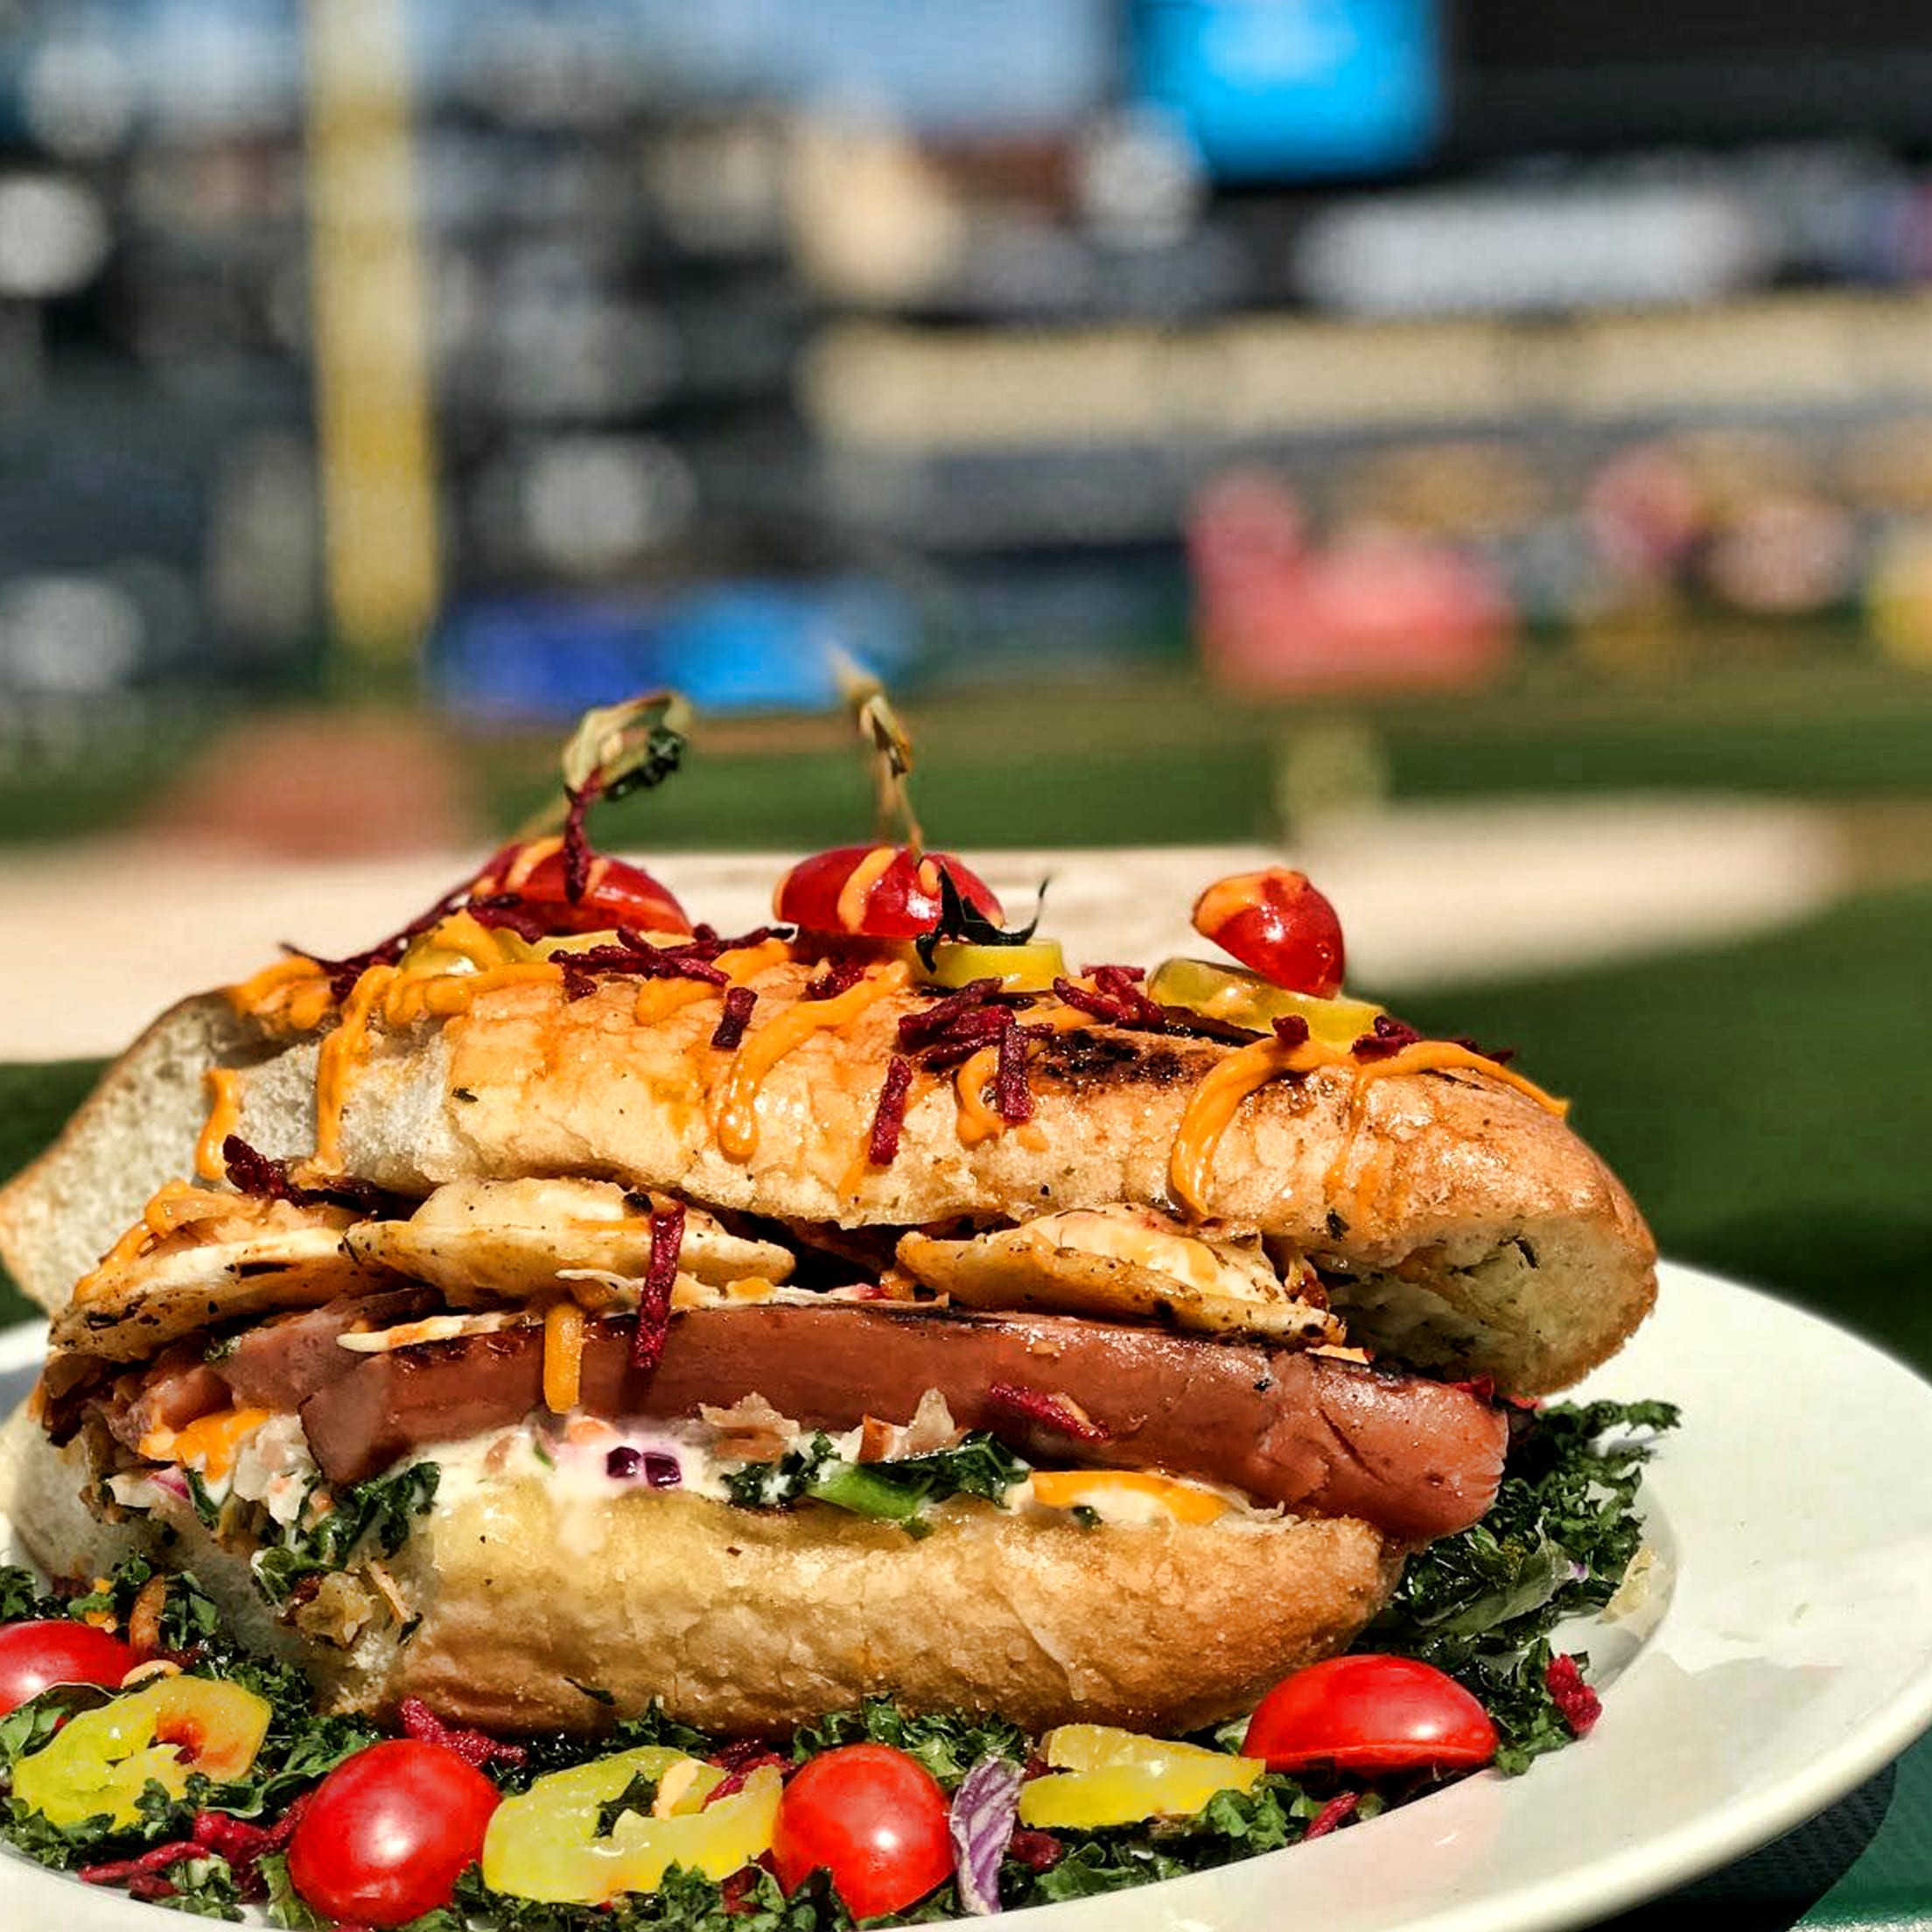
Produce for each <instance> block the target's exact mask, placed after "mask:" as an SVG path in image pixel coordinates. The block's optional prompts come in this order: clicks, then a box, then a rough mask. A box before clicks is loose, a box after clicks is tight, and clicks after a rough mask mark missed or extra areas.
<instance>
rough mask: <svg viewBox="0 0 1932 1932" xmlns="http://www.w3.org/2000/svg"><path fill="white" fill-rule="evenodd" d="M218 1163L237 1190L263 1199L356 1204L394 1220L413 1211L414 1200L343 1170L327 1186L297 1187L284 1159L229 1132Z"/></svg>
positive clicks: (304, 1203) (318, 1204)
mask: <svg viewBox="0 0 1932 1932" xmlns="http://www.w3.org/2000/svg"><path fill="white" fill-rule="evenodd" d="M221 1164H222V1166H224V1167H225V1168H226V1169H227V1171H228V1180H229V1181H230V1182H231V1183H232V1184H233V1185H234V1187H235V1190H236V1191H237V1192H238V1193H240V1194H253V1195H255V1196H257V1197H258V1198H260V1199H262V1200H264V1201H287V1202H289V1204H290V1206H291V1207H296V1208H317V1207H325V1208H360V1209H361V1210H362V1212H363V1213H365V1214H368V1215H374V1216H376V1217H377V1218H378V1219H379V1220H385V1221H389V1220H395V1218H397V1217H398V1216H400V1215H408V1214H409V1213H411V1212H413V1211H414V1208H415V1207H416V1203H415V1202H413V1201H403V1200H402V1199H401V1198H400V1197H399V1196H398V1195H395V1194H390V1193H388V1191H387V1189H385V1188H381V1187H376V1186H375V1185H374V1183H373V1182H370V1181H367V1180H355V1179H353V1177H352V1176H350V1175H347V1174H344V1175H342V1176H340V1177H339V1179H337V1180H332V1181H331V1182H330V1183H329V1185H328V1186H327V1187H297V1185H296V1183H295V1182H294V1181H292V1180H290V1179H289V1164H288V1162H287V1161H285V1160H270V1159H269V1157H268V1156H267V1155H266V1154H263V1153H260V1152H256V1150H255V1148H253V1147H251V1146H249V1145H248V1142H247V1141H245V1140H243V1139H242V1137H241V1135H239V1134H230V1135H229V1136H228V1138H227V1139H225V1140H224V1141H223V1142H222V1143H221Z"/></svg>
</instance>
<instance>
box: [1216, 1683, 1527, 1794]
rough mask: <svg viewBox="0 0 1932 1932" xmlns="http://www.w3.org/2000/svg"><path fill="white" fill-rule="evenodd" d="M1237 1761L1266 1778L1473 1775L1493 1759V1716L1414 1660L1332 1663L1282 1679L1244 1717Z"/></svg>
mask: <svg viewBox="0 0 1932 1932" xmlns="http://www.w3.org/2000/svg"><path fill="white" fill-rule="evenodd" d="M1241 1752H1242V1755H1243V1757H1247V1758H1260V1759H1263V1760H1264V1761H1265V1762H1266V1764H1267V1766H1268V1768H1269V1769H1270V1770H1271V1771H1307V1770H1312V1769H1313V1768H1316V1767H1318V1766H1327V1765H1333V1766H1334V1768H1336V1769H1338V1770H1341V1771H1357V1772H1361V1773H1363V1774H1365V1775H1369V1776H1371V1777H1372V1776H1374V1775H1376V1774H1377V1773H1380V1772H1384V1771H1474V1770H1475V1769H1476V1768H1478V1767H1479V1766H1481V1765H1485V1764H1488V1762H1489V1761H1490V1759H1492V1758H1493V1757H1495V1754H1496V1727H1495V1725H1493V1724H1492V1723H1491V1722H1490V1721H1489V1713H1488V1712H1487V1711H1485V1710H1484V1709H1483V1707H1482V1706H1481V1705H1480V1704H1478V1703H1477V1702H1476V1700H1475V1699H1474V1698H1473V1697H1471V1696H1470V1694H1469V1693H1468V1692H1467V1691H1465V1690H1464V1689H1463V1687H1462V1686H1461V1685H1460V1684H1458V1683H1457V1682H1456V1680H1455V1679H1454V1678H1453V1677H1446V1676H1445V1675H1444V1673H1443V1672H1441V1671H1440V1670H1437V1669H1436V1668H1435V1667H1434V1666H1433V1665H1432V1664H1427V1663H1418V1662H1417V1661H1416V1659H1415V1658H1413V1657H1380V1656H1359V1657H1358V1656H1350V1657H1331V1658H1330V1659H1329V1660H1328V1661H1327V1663H1316V1664H1311V1665H1310V1666H1309V1667H1308V1669H1307V1670H1298V1671H1296V1672H1295V1674H1294V1676H1293V1677H1284V1678H1283V1679H1282V1680H1281V1682H1280V1683H1279V1684H1277V1685H1276V1686H1275V1687H1274V1689H1273V1690H1272V1691H1270V1692H1269V1693H1268V1695H1267V1696H1266V1697H1264V1698H1263V1699H1262V1700H1261V1702H1260V1704H1259V1705H1257V1706H1256V1709H1255V1714H1254V1716H1253V1717H1252V1718H1250V1719H1249V1720H1248V1735H1247V1738H1246V1740H1245V1741H1244V1742H1243V1745H1242V1747H1241Z"/></svg>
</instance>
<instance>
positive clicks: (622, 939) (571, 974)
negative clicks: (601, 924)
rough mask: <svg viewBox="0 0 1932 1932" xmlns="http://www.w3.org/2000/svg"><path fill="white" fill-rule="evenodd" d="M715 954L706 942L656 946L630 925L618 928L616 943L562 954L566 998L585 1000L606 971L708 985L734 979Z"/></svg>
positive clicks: (558, 958)
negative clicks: (716, 961) (721, 968)
mask: <svg viewBox="0 0 1932 1932" xmlns="http://www.w3.org/2000/svg"><path fill="white" fill-rule="evenodd" d="M713 957H715V955H714V954H713V953H712V952H711V949H710V948H709V947H707V946H704V945H702V944H700V945H696V946H689V945H678V946H654V945H652V944H651V942H650V941H649V940H648V939H646V938H644V937H642V936H641V935H640V934H637V933H634V932H633V931H632V930H631V929H630V928H629V927H627V926H620V927H619V928H618V929H617V943H616V944H615V945H614V946H587V947H585V948H584V950H583V951H582V952H580V953H559V954H558V955H557V956H556V963H557V964H558V965H559V966H561V967H562V968H563V997H564V998H566V999H582V998H584V997H585V996H586V995H587V994H589V993H591V992H593V991H596V987H597V982H598V978H599V977H602V976H603V975H605V974H612V975H614V976H615V977H619V978H622V979H697V980H702V981H703V982H704V984H705V985H707V986H729V985H730V984H731V982H730V981H729V980H728V979H727V978H725V975H724V974H723V973H721V972H720V971H719V970H718V968H717V967H716V966H714V965H712V963H711V959H712V958H713Z"/></svg>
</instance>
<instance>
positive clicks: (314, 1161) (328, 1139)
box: [310, 966, 481, 1173]
mask: <svg viewBox="0 0 1932 1932" xmlns="http://www.w3.org/2000/svg"><path fill="white" fill-rule="evenodd" d="M478 977H481V976H480V975H479V976H478ZM394 980H395V967H393V966H372V967H370V968H369V969H368V970H367V972H365V973H364V974H363V975H362V977H361V978H360V979H359V980H357V981H356V983H355V984H354V986H353V988H351V990H350V992H349V997H348V998H347V999H346V1001H345V1002H344V1003H343V1006H342V1024H341V1025H340V1026H338V1027H337V1028H336V1030H335V1031H334V1032H333V1033H331V1034H330V1035H329V1037H328V1038H327V1039H326V1040H324V1041H323V1042H322V1046H321V1049H320V1051H319V1052H318V1054H317V1055H316V1062H315V1152H314V1155H313V1156H312V1157H311V1162H310V1165H311V1167H312V1168H313V1170H314V1171H315V1172H316V1173H339V1172H340V1171H341V1166H342V1103H343V1102H344V1100H345V1099H346V1097H347V1096H348V1082H349V1075H350V1073H351V1072H352V1071H353V1068H354V1067H355V1064H356V1062H357V1061H360V1059H361V1058H362V1057H363V1055H364V1054H367V1051H368V1045H369V1016H370V1015H371V1014H372V1013H373V1012H374V1011H375V1008H376V1005H377V1003H378V1002H379V1001H381V998H382V997H383V996H384V994H385V993H387V992H388V989H389V986H390V984H391V983H392V982H393V981H394Z"/></svg>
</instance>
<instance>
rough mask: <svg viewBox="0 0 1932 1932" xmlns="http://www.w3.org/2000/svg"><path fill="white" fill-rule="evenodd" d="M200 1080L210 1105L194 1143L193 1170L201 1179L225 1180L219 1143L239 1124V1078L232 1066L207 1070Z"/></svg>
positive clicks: (240, 1085)
mask: <svg viewBox="0 0 1932 1932" xmlns="http://www.w3.org/2000/svg"><path fill="white" fill-rule="evenodd" d="M201 1081H202V1084H203V1085H204V1086H205V1087H206V1088H207V1091H208V1099H209V1103H210V1104H209V1107H208V1117H207V1121H206V1122H205V1123H204V1124H203V1125H202V1128H201V1138H200V1139H199V1140H197V1141H196V1142H195V1144H194V1171H195V1173H198V1174H200V1177H201V1178H202V1180H227V1179H228V1162H227V1161H225V1160H224V1159H222V1158H221V1143H222V1142H223V1141H225V1140H226V1139H227V1138H228V1136H229V1135H230V1134H232V1133H233V1132H234V1131H235V1128H236V1127H237V1126H238V1125H240V1124H241V1120H242V1075H241V1073H240V1072H239V1071H238V1070H237V1069H236V1068H233V1067H211V1068H208V1070H207V1073H205V1074H204V1075H202V1076H201Z"/></svg>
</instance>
